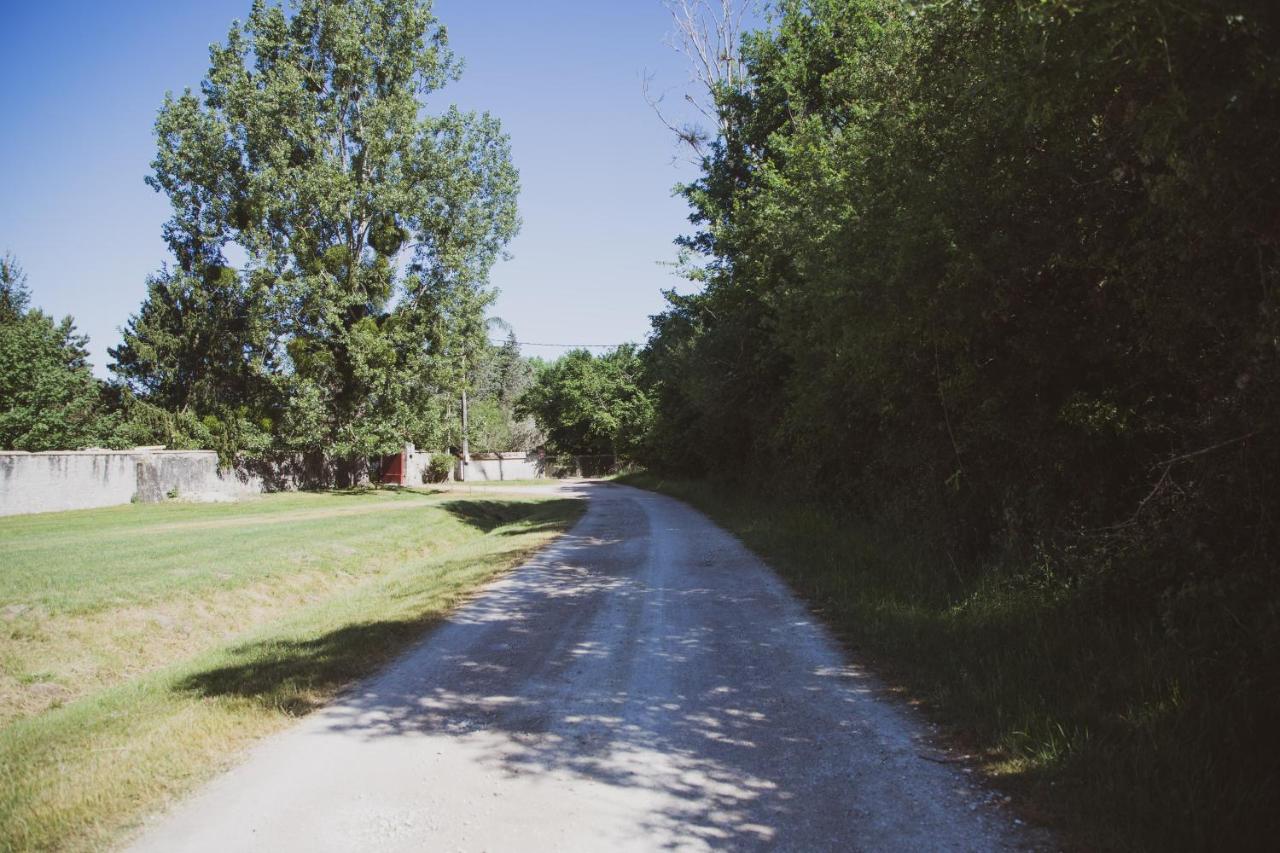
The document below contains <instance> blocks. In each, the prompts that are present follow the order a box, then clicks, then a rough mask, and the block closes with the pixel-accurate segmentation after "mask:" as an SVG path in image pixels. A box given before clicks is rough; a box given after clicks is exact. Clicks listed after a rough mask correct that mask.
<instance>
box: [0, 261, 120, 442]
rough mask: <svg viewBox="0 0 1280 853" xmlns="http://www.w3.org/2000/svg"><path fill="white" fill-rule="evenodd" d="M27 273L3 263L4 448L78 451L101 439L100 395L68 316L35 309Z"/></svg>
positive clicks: (0, 394)
mask: <svg viewBox="0 0 1280 853" xmlns="http://www.w3.org/2000/svg"><path fill="white" fill-rule="evenodd" d="M30 301H31V293H30V291H29V290H28V289H27V282H26V275H25V274H24V273H23V272H22V268H21V267H20V266H19V265H18V262H17V261H16V260H15V259H14V258H13V257H12V256H9V255H5V256H4V257H3V258H0V448H3V449H6V450H30V451H39V450H74V449H77V448H82V447H87V446H90V445H93V444H97V443H98V442H99V441H100V440H101V439H102V431H103V421H102V418H103V409H102V395H101V391H100V389H99V386H98V382H97V380H95V379H94V377H93V373H92V371H91V370H90V367H89V362H88V360H87V359H88V351H87V350H86V349H85V346H86V344H87V343H88V338H87V337H85V336H84V335H79V334H76V331H75V324H74V322H73V321H72V319H71V318H70V317H64V318H63V319H62V321H61V322H55V321H54V319H53V318H52V317H50V316H49V315H47V314H45V313H44V312H42V311H40V310H39V309H37V308H31V307H30Z"/></svg>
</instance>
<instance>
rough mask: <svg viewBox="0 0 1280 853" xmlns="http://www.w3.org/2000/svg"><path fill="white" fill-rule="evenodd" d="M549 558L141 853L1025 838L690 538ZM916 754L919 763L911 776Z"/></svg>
mask: <svg viewBox="0 0 1280 853" xmlns="http://www.w3.org/2000/svg"><path fill="white" fill-rule="evenodd" d="M575 488H577V489H578V490H580V491H582V492H585V493H586V494H587V495H588V496H589V498H590V501H591V503H590V508H589V510H588V512H587V514H586V515H585V516H584V518H583V519H582V521H581V522H580V523H579V524H578V525H577V526H576V527H575V528H574V529H573V531H571V532H570V533H569V534H568V535H566V536H564V537H563V538H562V539H560V540H559V541H558V542H557V543H556V544H555V545H554V546H552V547H551V548H550V549H548V550H546V551H544V552H543V553H541V554H540V555H539V556H538V557H537V558H536V559H534V560H532V561H531V562H529V563H528V564H526V565H525V566H523V567H522V568H520V569H518V570H517V571H516V572H514V573H513V574H511V575H508V576H507V577H506V578H505V579H503V580H501V581H499V582H497V583H494V584H492V585H491V586H489V587H488V588H487V589H486V591H485V592H483V593H482V594H481V595H480V596H478V597H477V598H476V599H475V600H473V601H472V602H470V603H469V604H468V605H466V606H465V607H464V608H462V609H461V610H459V611H458V612H457V613H455V614H454V616H453V617H452V618H451V619H450V620H449V621H448V622H447V623H446V624H445V625H443V626H442V627H440V628H439V629H438V630H436V631H434V632H433V633H432V634H431V635H430V636H429V637H427V638H426V639H425V640H424V642H423V643H421V644H420V645H419V646H417V647H416V648H415V649H414V650H412V651H411V652H410V653H409V654H407V655H406V656H404V657H403V658H401V659H400V660H399V661H397V662H396V663H395V664H394V665H392V666H391V667H389V668H388V669H387V670H386V671H384V672H383V673H382V674H380V675H379V676H377V677H375V678H373V679H371V680H369V681H368V682H366V683H364V684H363V685H361V686H360V687H359V688H357V689H356V690H353V691H352V692H350V693H349V694H348V695H347V696H346V697H345V698H344V699H343V700H342V701H340V702H339V703H337V704H335V705H334V706H332V707H331V708H329V709H328V710H326V711H323V712H320V713H317V714H315V715H314V716H312V717H310V718H308V719H307V720H305V721H304V722H303V723H301V724H300V725H299V726H298V727H296V728H295V729H293V730H291V731H289V732H287V733H285V734H284V735H282V736H279V737H276V738H273V739H271V740H269V741H267V742H265V743H264V744H262V745H261V746H260V747H258V748H257V749H255V750H254V751H253V752H252V753H251V754H250V756H249V757H248V759H247V761H246V762H245V763H244V764H242V765H241V766H240V767H238V768H236V769H235V770H233V771H232V772H230V773H228V774H226V775H224V776H223V777H221V778H220V779H218V780H217V781H215V782H214V783H213V784H212V785H210V786H208V787H207V788H206V789H205V790H204V791H202V792H201V793H199V794H198V795H197V796H195V797H194V798H192V799H191V800H189V801H187V802H186V803H184V804H183V805H182V806H180V807H179V808H178V809H177V810H176V811H175V812H174V813H173V814H172V815H170V816H168V817H166V818H164V819H162V820H160V821H158V822H157V823H156V824H155V825H153V826H151V827H149V829H148V832H147V833H146V834H145V835H144V836H143V837H142V839H141V841H140V842H139V843H138V844H137V846H136V847H137V849H138V850H157V851H178V850H219V851H220V850H264V851H265V850H271V851H280V850H307V851H316V850H333V851H339V850H341V851H349V850H488V851H503V850H521V851H527V850H583V851H603V850H652V849H689V850H699V849H709V848H722V849H735V850H738V849H750V848H767V849H773V850H992V849H1011V848H1025V847H1029V846H1033V845H1034V844H1035V842H1036V841H1037V840H1042V839H1037V838H1036V837H1035V836H1033V835H1031V834H1029V833H1026V832H1025V831H1023V830H1022V828H1021V827H1019V826H1016V825H1015V824H1014V821H1013V818H1012V816H1011V815H1009V814H1007V813H1004V812H1003V811H1002V810H1000V809H999V808H998V807H997V806H994V805H992V804H991V803H990V800H991V797H990V795H989V794H987V793H986V792H984V791H982V790H981V789H980V788H978V787H977V786H976V785H974V784H972V780H971V779H970V778H969V777H968V776H966V775H965V774H964V773H963V772H962V770H961V768H960V767H958V766H956V765H953V764H947V763H940V762H938V761H937V760H935V759H936V756H935V755H933V754H932V750H931V747H930V746H929V745H928V743H927V741H926V739H925V735H926V730H925V727H924V725H923V724H922V723H921V722H920V721H919V720H917V719H915V717H914V716H913V715H912V714H910V712H908V711H907V710H905V709H903V708H902V707H901V706H900V705H899V704H897V703H895V702H892V701H890V700H886V699H884V698H883V697H881V696H880V695H878V694H879V690H878V688H877V685H876V684H875V682H874V680H873V679H870V678H868V677H867V676H865V675H864V674H863V673H861V672H860V671H859V670H858V669H857V668H855V667H853V666H851V665H850V664H849V663H848V662H847V661H846V660H845V659H844V657H843V656H842V654H841V653H840V651H839V650H838V649H837V648H836V647H835V645H834V644H833V642H832V641H831V640H830V638H829V637H828V636H827V634H826V632H825V631H824V630H823V629H822V628H821V627H819V626H818V625H817V624H815V622H814V620H813V619H812V618H811V617H810V616H809V614H808V613H807V612H806V611H805V610H804V609H803V607H801V605H800V604H799V603H798V602H797V601H796V600H795V599H794V598H793V597H792V595H791V594H790V593H789V592H788V591H787V590H786V589H785V587H784V586H783V585H782V583H781V582H780V581H778V580H777V579H776V577H775V576H774V575H773V574H772V572H771V571H770V570H769V569H768V568H767V567H765V566H764V565H763V564H761V563H760V562H759V561H758V560H757V559H756V558H755V557H753V556H752V555H751V554H750V553H749V552H748V551H746V550H745V549H744V548H743V547H742V546H741V545H740V544H739V543H738V542H737V541H736V540H735V539H733V538H732V537H731V536H729V535H728V534H727V533H725V532H724V531H722V530H720V529H719V528H718V527H716V526H715V525H714V524H712V523H711V522H710V521H708V520H707V519H706V518H704V517H703V516H701V515H699V514H698V513H696V512H694V511H692V510H690V509H689V508H688V507H686V506H684V505H683V504H681V503H679V502H677V501H674V500H671V499H669V498H665V497H661V496H658V495H654V494H650V493H647V492H642V491H639V490H636V489H630V488H627V487H623V486H614V485H602V484H590V485H582V486H578V487H575ZM926 756H928V757H926Z"/></svg>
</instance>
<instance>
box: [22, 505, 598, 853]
mask: <svg viewBox="0 0 1280 853" xmlns="http://www.w3.org/2000/svg"><path fill="white" fill-rule="evenodd" d="M581 506H582V505H581V503H580V502H576V501H568V500H543V499H508V498H503V499H502V500H494V499H472V498H467V497H465V496H457V495H441V494H436V495H424V494H420V493H411V492H367V493H340V494H294V495H273V496H269V497H265V498H263V499H261V500H255V501H252V502H247V503H243V504H234V505H213V506H208V505H205V506H201V505H183V504H168V505H139V506H127V507H117V508H111V509H103V510H90V511H85V512H69V513H59V514H47V515H33V516H19V517H13V518H5V519H0V553H3V554H4V571H3V572H2V573H0V849H49V848H58V849H86V848H99V847H102V846H104V845H107V844H110V843H111V842H112V841H113V840H116V839H118V838H120V837H121V835H122V834H123V833H126V832H127V831H128V829H129V828H130V827H131V826H134V825H136V824H137V823H138V821H139V819H140V818H141V817H142V816H143V815H144V814H146V813H148V812H151V811H154V810H155V809H157V808H160V807H162V806H163V805H164V804H165V802H166V801H168V800H170V799H171V798H173V797H174V796H176V795H179V794H181V793H183V792H185V791H187V790H189V789H191V788H192V787H193V786H194V785H195V784H197V783H198V782H200V781H202V780H204V779H206V778H208V777H209V776H211V775H212V774H213V773H214V772H215V771H216V770H217V769H219V768H220V767H222V766H224V765H225V764H227V763H228V762H229V760H231V759H232V758H233V757H234V755H235V753H236V752H237V750H239V749H240V748H242V747H243V746H244V745H246V744H247V743H248V742H250V741H251V740H253V739H255V738H257V737H260V736H261V735H263V734H266V733H267V732H270V731H272V730H275V729H277V728H279V727H281V726H283V725H285V724H286V723H287V722H288V721H289V720H290V719H292V718H294V717H295V716H297V715H299V714H302V713H305V712H307V711H309V710H311V709H313V708H315V707H317V706H318V705H320V704H322V703H323V702H325V701H326V700H328V699H330V698H331V697H333V696H334V694H335V693H337V692H338V691H339V690H340V689H341V688H342V687H343V686H344V685H346V684H348V683H350V682H351V681H352V680H354V679H356V678H358V677H360V676H362V675H365V674H367V673H369V672H371V671H373V670H374V669H376V668H377V666H378V665H379V664H382V663H385V662H386V661H388V660H389V659H390V658H391V657H392V656H394V655H395V654H396V653H397V652H398V651H399V650H401V649H403V648H404V647H405V646H406V645H407V644H409V643H411V642H412V641H413V640H414V639H416V638H417V637H419V636H421V634H422V632H423V631H424V630H425V629H426V628H427V627H428V626H429V625H430V624H431V623H432V622H433V621H435V620H437V619H438V618H439V617H440V616H441V615H442V614H443V613H445V612H446V611H447V610H448V609H450V608H451V607H452V606H454V605H455V604H457V603H458V602H459V601H460V600H461V599H462V598H464V597H465V596H466V595H467V594H468V593H469V592H471V591H472V590H473V589H475V588H476V587H477V586H478V585H479V584H481V583H483V582H484V581H486V580H488V579H489V578H491V577H493V576H494V575H495V574H497V573H499V572H501V571H502V570H504V569H506V568H509V567H511V566H512V565H515V564H517V563H518V562H519V561H520V560H521V559H522V558H524V557H525V556H526V555H528V554H529V553H530V552H532V551H533V550H535V549H536V548H538V547H540V546H541V545H543V544H545V543H546V542H547V541H548V540H549V539H551V538H552V537H554V536H555V535H556V534H557V533H558V532H560V531H562V530H563V529H565V528H566V527H567V526H568V525H569V524H570V523H571V522H572V521H573V519H575V518H576V517H577V516H578V514H579V513H580V511H581Z"/></svg>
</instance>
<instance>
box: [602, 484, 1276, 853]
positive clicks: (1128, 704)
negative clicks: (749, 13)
mask: <svg viewBox="0 0 1280 853" xmlns="http://www.w3.org/2000/svg"><path fill="white" fill-rule="evenodd" d="M621 482H624V483H628V484H630V485H636V486H640V487H642V488H648V489H652V490H655V491H660V492H663V493H665V494H669V495H671V496H673V497H677V498H680V499H682V500H685V501H687V502H688V503H690V504H692V505H693V506H695V507H697V508H699V509H701V510H702V511H703V512H705V513H707V514H708V515H709V516H711V517H712V518H714V519H715V520H716V521H717V522H718V523H720V524H721V525H723V526H724V527H725V528H726V529H728V530H730V531H732V532H733V533H735V534H736V535H737V536H738V537H739V538H741V539H742V541H743V542H744V543H745V544H746V545H747V546H748V547H750V548H751V549H752V550H754V551H755V552H756V553H758V554H760V555H761V556H762V557H763V558H764V559H765V560H767V561H768V562H769V563H770V565H772V566H773V567H774V568H775V569H776V570H777V571H778V572H779V573H780V574H781V575H782V576H783V577H784V578H785V579H786V580H787V581H788V582H789V584H790V585H791V586H792V587H793V588H794V589H795V590H796V591H797V592H798V593H799V594H800V595H801V596H803V597H804V598H806V599H807V600H808V601H809V602H810V604H811V605H812V606H813V608H814V609H815V611H816V612H817V613H818V614H819V615H820V616H821V617H822V618H823V619H824V620H825V621H826V622H827V623H828V624H829V625H830V626H831V627H832V628H833V629H834V630H835V632H836V633H837V635H839V636H840V637H841V639H842V640H843V641H844V642H845V643H846V644H847V645H848V646H849V647H850V648H852V649H854V650H855V651H856V653H858V654H859V655H860V656H861V657H864V658H865V659H867V660H868V661H869V662H871V663H872V664H873V666H874V668H875V669H876V670H878V671H879V673H880V674H881V675H882V676H884V677H886V679H887V680H888V681H889V682H890V683H891V684H892V685H894V686H895V687H896V688H899V689H900V690H901V691H902V692H903V694H904V695H905V696H906V697H908V698H910V699H912V700H915V701H919V702H920V703H922V704H923V705H924V706H925V707H926V708H927V709H928V710H929V711H930V712H931V714H932V715H933V716H934V717H935V718H936V719H938V720H939V721H941V722H943V723H945V724H948V725H949V726H950V727H951V729H952V731H953V732H954V733H955V735H956V737H957V738H958V740H959V742H960V743H961V744H962V745H963V746H964V747H965V748H967V749H969V750H971V751H972V752H973V753H974V754H975V756H977V757H978V758H979V759H980V760H981V762H982V763H983V765H984V766H985V769H986V771H987V772H988V773H989V774H990V775H991V776H992V777H994V779H995V780H996V781H997V783H998V784H1000V785H1001V786H1002V787H1006V788H1007V789H1008V790H1010V791H1011V792H1013V793H1016V794H1018V795H1019V796H1018V801H1019V803H1021V805H1022V807H1023V808H1024V810H1025V811H1026V812H1027V813H1028V814H1029V815H1031V816H1032V817H1033V818H1035V819H1037V820H1038V821H1039V822H1044V823H1047V824H1049V825H1051V826H1056V827H1057V828H1059V830H1061V831H1062V832H1063V838H1064V839H1066V841H1067V842H1068V844H1069V845H1070V846H1073V847H1078V848H1081V849H1137V850H1161V849H1164V850H1168V849H1257V848H1264V847H1267V846H1269V845H1270V844H1272V843H1274V840H1275V838H1274V836H1273V835H1272V834H1271V832H1270V827H1271V826H1273V825H1274V824H1275V822H1276V816H1275V813H1274V812H1273V811H1272V810H1271V809H1270V808H1269V805H1268V804H1269V801H1270V798H1273V797H1274V793H1275V777H1274V775H1271V774H1272V773H1274V772H1277V771H1276V764H1277V760H1280V753H1276V752H1274V751H1273V750H1274V746H1273V745H1272V744H1273V743H1274V732H1271V733H1270V735H1269V736H1270V737H1271V739H1272V743H1264V742H1258V741H1257V740H1256V734H1257V733H1258V732H1268V731H1269V730H1271V729H1273V728H1274V723H1275V721H1271V725H1267V724H1262V725H1259V724H1258V721H1256V720H1253V719H1251V717H1250V703H1249V700H1248V698H1247V697H1244V696H1241V695H1239V692H1238V691H1237V690H1235V689H1231V688H1230V686H1229V684H1230V683H1228V686H1227V687H1224V688H1222V689H1220V690H1217V691H1215V690H1213V689H1209V688H1208V687H1207V686H1206V679H1205V677H1204V666H1203V664H1202V662H1198V661H1197V658H1196V655H1195V654H1194V652H1195V650H1194V649H1188V648H1187V647H1186V646H1185V643H1186V639H1185V638H1183V639H1181V641H1180V638H1170V637H1169V636H1168V632H1167V631H1166V630H1165V629H1164V627H1163V626H1161V625H1160V624H1159V619H1158V616H1153V615H1152V614H1150V613H1139V612H1135V611H1134V610H1133V609H1132V608H1130V607H1127V606H1125V605H1124V604H1123V603H1120V604H1117V603H1115V602H1111V601H1105V600H1099V599H1098V598H1097V596H1096V595H1091V594H1090V592H1089V590H1088V589H1087V588H1084V587H1080V586H1073V585H1072V584H1070V583H1067V582H1064V581H1063V579H1062V578H1061V577H1058V576H1056V575H1055V569H1054V564H1053V560H1052V559H1051V558H1049V557H1044V558H1043V562H1042V563H1041V564H1039V565H1011V564H999V563H997V564H994V565H990V566H987V567H986V570H985V571H983V572H981V573H977V574H976V576H972V577H965V576H962V575H961V574H960V573H959V572H958V571H955V570H954V569H955V567H951V569H950V570H949V572H948V573H949V574H951V575H953V576H952V577H949V578H947V582H946V583H939V571H938V566H939V562H938V558H937V556H936V555H934V554H930V553H929V552H927V551H926V550H925V549H924V548H923V547H922V546H921V545H919V544H918V543H916V542H913V541H912V539H911V537H910V535H909V534H903V533H902V532H900V531H893V530H886V529H883V528H876V527H874V526H871V525H868V524H860V523H857V522H854V521H851V520H850V519H849V518H847V517H840V516H839V515H838V514H837V513H834V512H832V511H830V510H828V509H825V508H823V507H821V506H817V505H813V504H809V505H805V504H796V503H781V502H780V501H779V499H778V498H777V496H775V495H762V494H753V493H752V492H751V491H750V490H745V489H742V488H738V487H735V488H728V487H723V486H717V485H716V484H713V483H708V482H701V481H696V482H691V481H680V480H664V479H660V478H657V477H654V476H652V475H647V474H640V475H631V476H628V477H624V478H622V479H621ZM1218 642H1219V644H1224V643H1225V642H1226V640H1225V639H1220V640H1218ZM1251 732H1252V733H1253V734H1252V735H1251V734H1250V733H1251ZM1224 764H1225V765H1228V766H1225V767H1224V766H1223V765H1224ZM1268 768H1272V769H1271V770H1268ZM1259 780H1261V783H1260V781H1259ZM1268 780H1269V781H1268ZM1264 839H1266V840H1265V841H1264Z"/></svg>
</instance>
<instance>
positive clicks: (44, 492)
mask: <svg viewBox="0 0 1280 853" xmlns="http://www.w3.org/2000/svg"><path fill="white" fill-rule="evenodd" d="M260 491H263V485H262V482H261V481H260V480H256V481H255V480H254V479H253V478H246V479H245V480H243V481H242V480H240V479H238V478H236V477H235V476H234V475H232V474H231V473H230V472H228V473H226V474H224V473H223V472H221V471H220V470H219V469H218V454H216V453H214V452H213V451H212V450H161V449H155V448H136V449H134V450H72V451H53V452H48V453H24V452H20V451H0V516H3V515H22V514H26V513H33V512H59V511H62V510H69V509H93V508H95V507H104V506H117V505H120V504H127V503H131V502H133V501H140V502H144V503H148V502H156V501H162V500H165V499H166V498H169V497H178V498H180V499H186V500H197V501H217V500H233V499H235V497H237V496H238V495H242V494H249V493H253V492H260Z"/></svg>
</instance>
